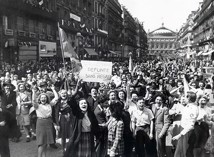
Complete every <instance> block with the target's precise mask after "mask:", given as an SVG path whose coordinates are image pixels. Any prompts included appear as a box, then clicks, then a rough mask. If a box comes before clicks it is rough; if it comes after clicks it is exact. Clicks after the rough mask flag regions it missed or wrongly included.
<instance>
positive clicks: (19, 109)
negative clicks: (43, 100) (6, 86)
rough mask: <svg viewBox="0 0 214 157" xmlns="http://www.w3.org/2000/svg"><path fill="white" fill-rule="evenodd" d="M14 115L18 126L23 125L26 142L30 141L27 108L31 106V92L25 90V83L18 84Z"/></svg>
mask: <svg viewBox="0 0 214 157" xmlns="http://www.w3.org/2000/svg"><path fill="white" fill-rule="evenodd" d="M16 102H17V106H16V115H17V119H18V124H19V126H23V128H24V131H25V134H26V142H30V117H29V110H30V107H31V104H32V102H31V94H30V93H28V92H27V91H26V88H25V84H24V83H19V84H18V91H17V96H16Z"/></svg>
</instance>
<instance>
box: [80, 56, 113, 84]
mask: <svg viewBox="0 0 214 157" xmlns="http://www.w3.org/2000/svg"><path fill="white" fill-rule="evenodd" d="M81 64H82V70H81V71H80V75H79V76H80V78H81V79H82V80H83V81H85V82H110V80H111V77H112V62H102V61H86V60H82V61H81Z"/></svg>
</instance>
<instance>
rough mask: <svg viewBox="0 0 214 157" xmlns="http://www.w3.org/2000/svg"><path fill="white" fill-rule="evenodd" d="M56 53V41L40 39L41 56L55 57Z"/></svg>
mask: <svg viewBox="0 0 214 157" xmlns="http://www.w3.org/2000/svg"><path fill="white" fill-rule="evenodd" d="M55 55H56V43H55V42H46V41H39V57H53V56H55Z"/></svg>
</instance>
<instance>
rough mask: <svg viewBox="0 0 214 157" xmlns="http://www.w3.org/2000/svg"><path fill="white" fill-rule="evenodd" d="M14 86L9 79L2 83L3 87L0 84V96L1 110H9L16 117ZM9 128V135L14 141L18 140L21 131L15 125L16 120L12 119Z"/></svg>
mask: <svg viewBox="0 0 214 157" xmlns="http://www.w3.org/2000/svg"><path fill="white" fill-rule="evenodd" d="M14 89H15V88H14V86H13V85H12V84H11V81H10V80H8V82H4V83H3V89H2V88H1V85H0V97H1V107H2V109H3V110H6V111H9V112H10V113H11V115H12V116H13V117H14V119H16V106H17V102H16V92H14V91H13V90H14ZM13 122H14V124H12V126H13V127H12V128H11V130H12V131H11V137H12V140H13V141H14V142H18V141H19V138H20V137H21V132H20V130H19V127H18V126H17V121H16V120H15V121H13Z"/></svg>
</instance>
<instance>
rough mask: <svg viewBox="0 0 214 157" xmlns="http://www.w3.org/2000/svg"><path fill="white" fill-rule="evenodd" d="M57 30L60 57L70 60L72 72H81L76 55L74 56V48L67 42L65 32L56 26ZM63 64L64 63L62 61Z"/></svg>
mask: <svg viewBox="0 0 214 157" xmlns="http://www.w3.org/2000/svg"><path fill="white" fill-rule="evenodd" d="M58 29H59V37H60V44H61V50H62V57H63V60H64V58H70V60H71V64H72V69H73V72H79V71H80V70H81V67H82V66H81V63H80V61H79V58H78V55H77V54H76V52H75V50H74V48H73V47H72V45H71V43H70V42H69V40H68V38H67V35H66V33H65V31H64V30H63V29H62V28H60V27H59V26H58ZM63 62H64V61H63Z"/></svg>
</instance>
